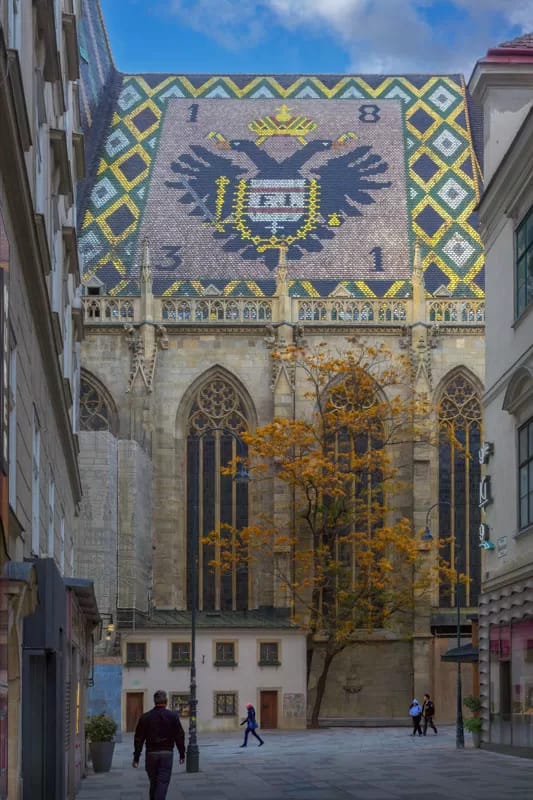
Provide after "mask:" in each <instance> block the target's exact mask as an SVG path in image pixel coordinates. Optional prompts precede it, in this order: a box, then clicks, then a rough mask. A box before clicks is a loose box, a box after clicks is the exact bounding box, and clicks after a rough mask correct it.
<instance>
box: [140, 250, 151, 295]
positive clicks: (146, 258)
mask: <svg viewBox="0 0 533 800" xmlns="http://www.w3.org/2000/svg"><path fill="white" fill-rule="evenodd" d="M141 284H146V285H148V284H149V285H150V287H151V286H152V265H151V262H150V246H149V244H148V239H143V243H142V256H141Z"/></svg>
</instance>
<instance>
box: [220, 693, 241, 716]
mask: <svg viewBox="0 0 533 800" xmlns="http://www.w3.org/2000/svg"><path fill="white" fill-rule="evenodd" d="M215 716H216V717H236V716H237V693H236V692H215Z"/></svg>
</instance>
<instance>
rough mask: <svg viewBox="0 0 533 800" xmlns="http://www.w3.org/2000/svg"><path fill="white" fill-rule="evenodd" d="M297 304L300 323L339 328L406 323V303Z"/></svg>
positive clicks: (326, 301)
mask: <svg viewBox="0 0 533 800" xmlns="http://www.w3.org/2000/svg"><path fill="white" fill-rule="evenodd" d="M297 302H298V320H299V321H300V322H303V323H305V322H324V323H334V324H335V323H336V324H340V325H343V324H345V323H356V324H358V325H371V324H375V323H381V322H391V323H397V324H398V325H402V324H405V323H406V322H407V303H408V301H407V300H356V299H342V300H341V299H331V298H328V299H324V300H309V299H306V300H303V299H300V300H298V301H297Z"/></svg>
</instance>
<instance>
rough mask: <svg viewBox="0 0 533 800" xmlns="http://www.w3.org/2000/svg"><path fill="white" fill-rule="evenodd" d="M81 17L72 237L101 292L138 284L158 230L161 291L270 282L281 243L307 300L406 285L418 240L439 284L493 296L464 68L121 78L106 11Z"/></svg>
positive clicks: (387, 292)
mask: <svg viewBox="0 0 533 800" xmlns="http://www.w3.org/2000/svg"><path fill="white" fill-rule="evenodd" d="M94 5H95V6H97V4H96V3H95V4H94ZM98 20H100V23H101V24H100V27H99V26H98ZM83 25H84V37H85V42H86V53H87V54H88V63H86V64H85V67H84V69H83V70H82V81H83V82H84V83H85V82H86V83H88V89H87V91H86V96H87V97H89V96H90V97H91V98H93V99H92V103H93V104H92V105H89V107H88V109H89V112H90V113H89V114H88V115H85V116H84V125H85V132H86V136H87V140H88V148H89V154H90V158H89V159H88V161H89V170H88V177H87V180H86V182H85V185H84V186H83V187H82V188H83V191H82V193H81V195H80V225H79V227H80V234H79V241H80V249H81V255H82V260H83V264H84V274H85V277H86V278H89V277H90V276H92V275H96V276H97V277H98V278H99V279H100V280H101V281H103V283H104V284H105V286H106V290H107V292H108V293H112V294H116V295H135V294H138V292H139V284H138V275H139V263H140V251H141V244H142V241H143V240H144V239H147V240H148V241H149V244H150V250H151V258H152V270H153V273H154V291H155V293H157V294H160V295H166V296H172V295H179V294H197V295H201V294H202V293H203V292H204V290H205V289H206V288H207V287H208V286H209V285H211V284H215V285H216V286H217V287H218V288H219V289H220V291H221V292H222V293H230V292H231V286H233V285H234V284H235V282H237V283H238V284H239V286H240V287H241V288H240V291H242V287H249V291H250V294H265V295H271V294H273V292H274V291H275V275H276V267H277V264H278V262H279V259H280V253H281V251H282V250H285V252H286V258H287V269H288V276H289V281H290V285H291V286H292V291H293V292H294V293H298V294H299V295H305V294H308V295H310V296H327V295H329V294H330V293H331V292H332V291H334V289H335V288H336V287H337V286H338V285H339V283H341V284H342V285H343V286H345V287H348V288H349V291H352V293H353V294H354V295H355V296H367V297H382V296H387V297H391V296H405V295H406V294H408V293H409V291H410V277H411V270H412V261H413V248H414V242H415V240H416V239H418V241H419V242H420V246H421V252H422V258H423V264H424V268H425V269H426V270H429V269H430V268H431V270H432V274H434V275H435V276H437V275H438V280H439V286H441V285H443V283H444V284H445V285H446V286H447V287H448V289H449V290H450V292H451V294H452V295H454V294H455V295H456V296H465V294H466V295H467V296H472V297H482V296H483V282H482V278H481V276H482V268H483V248H482V244H481V239H480V236H479V232H478V229H477V219H476V217H475V215H474V213H473V212H474V210H475V208H476V206H477V202H478V200H479V197H480V191H481V176H480V168H479V153H480V150H479V148H480V142H481V139H480V135H479V134H480V119H479V115H478V114H477V113H476V110H475V108H474V107H473V106H472V103H471V100H470V98H469V97H468V96H467V93H466V89H465V84H464V80H463V78H462V77H461V76H459V75H421V74H417V75H391V76H386V75H325V76H320V75H318V76H312V75H276V76H260V75H228V76H220V75H214V76H213V75H212V76H209V75H170V74H163V73H153V74H147V75H121V74H119V73H118V72H117V71H116V70H115V68H114V67H113V65H112V60H111V57H110V54H109V52H108V45H107V39H106V38H105V31H104V29H103V22H102V20H101V17H95V16H94V15H93V16H91V15H89V17H88V18H87V19H84V21H83ZM93 62H94V63H93ZM104 67H105V68H104ZM91 92H92V94H91ZM89 121H90V123H91V124H89ZM428 278H429V274H428ZM428 288H429V287H428Z"/></svg>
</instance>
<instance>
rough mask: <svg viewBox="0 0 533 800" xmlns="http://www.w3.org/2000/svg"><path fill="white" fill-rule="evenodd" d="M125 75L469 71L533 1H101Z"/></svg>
mask: <svg viewBox="0 0 533 800" xmlns="http://www.w3.org/2000/svg"><path fill="white" fill-rule="evenodd" d="M101 4H102V9H103V12H104V18H105V21H106V26H107V30H108V33H109V38H110V40H111V47H112V50H113V56H114V59H115V64H116V66H117V68H118V69H119V70H121V71H122V72H126V73H135V72H173V73H207V74H231V73H237V74H239V73H240V74H248V73H259V74H275V73H298V74H325V73H332V74H344V73H358V74H361V73H384V74H394V73H402V74H405V73H410V72H434V73H439V72H440V73H457V72H462V73H463V74H464V75H465V76H466V78H467V79H468V77H469V76H470V73H471V71H472V68H473V66H474V64H475V61H476V59H478V58H481V57H482V56H483V55H485V53H486V51H487V49H488V48H489V47H494V46H496V45H497V44H499V43H500V42H503V41H506V40H508V39H512V38H514V37H515V36H519V35H520V34H521V33H524V32H533V0H101Z"/></svg>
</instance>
